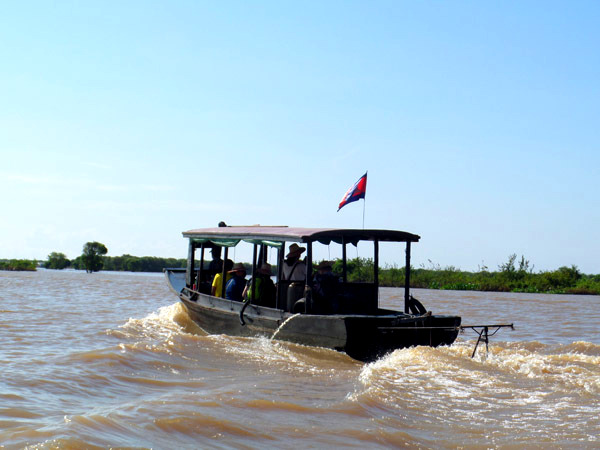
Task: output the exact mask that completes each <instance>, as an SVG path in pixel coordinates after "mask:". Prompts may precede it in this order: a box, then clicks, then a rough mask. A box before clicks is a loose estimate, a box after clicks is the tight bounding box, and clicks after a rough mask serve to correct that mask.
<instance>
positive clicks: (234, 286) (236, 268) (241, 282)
mask: <svg viewBox="0 0 600 450" xmlns="http://www.w3.org/2000/svg"><path fill="white" fill-rule="evenodd" d="M230 273H231V274H232V275H233V277H232V278H231V279H230V280H229V281H228V282H227V284H226V285H225V298H226V299H228V300H236V301H238V302H241V301H243V300H244V296H243V294H244V288H245V287H246V268H245V267H244V265H243V264H242V263H235V264H234V265H233V269H232V270H230Z"/></svg>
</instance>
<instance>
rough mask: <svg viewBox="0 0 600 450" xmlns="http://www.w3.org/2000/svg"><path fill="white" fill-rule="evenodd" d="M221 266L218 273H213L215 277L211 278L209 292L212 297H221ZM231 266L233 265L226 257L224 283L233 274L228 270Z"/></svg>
mask: <svg viewBox="0 0 600 450" xmlns="http://www.w3.org/2000/svg"><path fill="white" fill-rule="evenodd" d="M222 267H223V266H221V268H220V269H219V273H217V274H216V275H215V277H214V278H213V282H212V290H211V292H210V293H211V295H213V296H214V297H223V275H222V273H221V271H222ZM232 267H233V261H232V260H230V259H228V260H227V261H225V272H226V273H227V275H226V280H225V283H227V282H228V281H229V280H230V279H231V277H232V276H233V275H232V274H231V272H230V270H231V268H232Z"/></svg>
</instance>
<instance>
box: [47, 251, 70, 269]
mask: <svg viewBox="0 0 600 450" xmlns="http://www.w3.org/2000/svg"><path fill="white" fill-rule="evenodd" d="M69 265H71V261H69V260H68V259H67V256H66V255H65V254H64V253H58V252H52V253H50V254H49V255H48V260H47V261H46V262H45V263H44V267H45V268H46V269H59V270H62V269H64V268H66V267H69Z"/></svg>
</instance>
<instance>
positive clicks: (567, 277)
mask: <svg viewBox="0 0 600 450" xmlns="http://www.w3.org/2000/svg"><path fill="white" fill-rule="evenodd" d="M347 267H348V281H355V282H356V281H369V280H373V261H372V259H370V258H369V259H367V258H355V259H352V260H348V262H347ZM333 271H334V272H336V273H342V261H340V260H338V261H335V264H334V267H333ZM404 276H405V269H404V267H401V268H399V267H397V266H386V267H383V268H380V269H379V284H380V286H388V287H394V286H395V287H401V286H404ZM410 278H411V283H410V285H411V287H416V288H425V289H447V290H460V291H494V292H530V293H544V294H593V295H600V275H585V274H582V273H581V272H580V271H579V269H578V268H577V266H571V267H560V268H558V269H557V270H552V271H544V272H538V273H534V272H533V267H532V266H530V264H529V261H527V260H526V259H525V258H524V257H521V260H520V261H518V262H517V256H516V255H515V254H513V255H510V256H509V258H508V261H507V262H506V263H504V264H501V265H500V266H499V267H498V270H497V271H489V270H488V268H487V267H485V266H484V267H481V268H480V270H479V271H478V272H467V271H463V270H460V269H458V268H456V267H453V266H449V267H446V268H441V267H440V266H435V265H433V264H432V265H431V268H424V267H421V268H414V267H411V277H410Z"/></svg>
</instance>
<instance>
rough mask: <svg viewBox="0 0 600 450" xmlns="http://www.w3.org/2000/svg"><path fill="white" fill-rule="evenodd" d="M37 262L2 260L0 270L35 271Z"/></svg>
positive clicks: (29, 260) (31, 260)
mask: <svg viewBox="0 0 600 450" xmlns="http://www.w3.org/2000/svg"><path fill="white" fill-rule="evenodd" d="M36 268H37V261H36V260H35V259H1V260H0V270H11V271H12V270H14V271H35V270H36Z"/></svg>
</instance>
